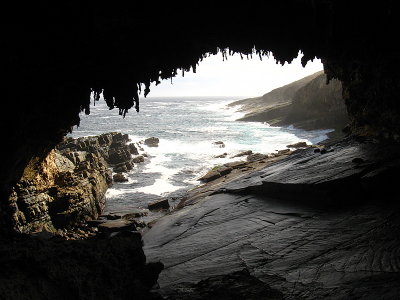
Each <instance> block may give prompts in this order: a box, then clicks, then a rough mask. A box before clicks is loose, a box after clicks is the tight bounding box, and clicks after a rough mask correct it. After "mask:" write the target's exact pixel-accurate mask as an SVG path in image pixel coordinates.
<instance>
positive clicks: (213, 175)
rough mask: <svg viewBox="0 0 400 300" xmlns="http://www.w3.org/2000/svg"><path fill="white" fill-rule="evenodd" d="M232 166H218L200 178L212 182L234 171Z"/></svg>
mask: <svg viewBox="0 0 400 300" xmlns="http://www.w3.org/2000/svg"><path fill="white" fill-rule="evenodd" d="M232 169H233V168H232V167H229V166H227V165H223V166H217V167H215V168H213V169H212V170H210V171H208V172H207V173H206V174H205V175H204V176H202V177H200V178H199V180H200V181H203V182H210V181H213V180H215V179H218V178H220V177H222V176H224V175H226V174H229V173H230V172H231V171H232Z"/></svg>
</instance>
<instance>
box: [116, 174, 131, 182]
mask: <svg viewBox="0 0 400 300" xmlns="http://www.w3.org/2000/svg"><path fill="white" fill-rule="evenodd" d="M113 180H114V181H115V182H127V181H128V178H126V177H125V175H124V174H122V173H117V174H114V176H113Z"/></svg>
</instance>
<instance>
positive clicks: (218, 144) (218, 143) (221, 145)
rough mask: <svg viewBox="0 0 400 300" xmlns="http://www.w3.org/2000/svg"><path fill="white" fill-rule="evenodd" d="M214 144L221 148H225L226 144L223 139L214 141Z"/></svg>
mask: <svg viewBox="0 0 400 300" xmlns="http://www.w3.org/2000/svg"><path fill="white" fill-rule="evenodd" d="M213 145H215V146H217V147H219V148H225V144H224V142H222V141H216V142H213Z"/></svg>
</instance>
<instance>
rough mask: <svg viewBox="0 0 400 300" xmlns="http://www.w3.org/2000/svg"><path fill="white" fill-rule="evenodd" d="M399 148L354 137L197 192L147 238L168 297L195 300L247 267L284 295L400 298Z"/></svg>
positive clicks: (297, 153) (299, 152) (150, 256)
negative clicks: (198, 289)
mask: <svg viewBox="0 0 400 300" xmlns="http://www.w3.org/2000/svg"><path fill="white" fill-rule="evenodd" d="M399 148H400V146H399V145H398V144H393V143H386V142H378V141H367V140H356V139H353V138H349V139H347V140H344V141H342V142H339V143H336V144H331V145H325V146H324V147H321V149H319V148H307V149H302V150H297V151H295V152H293V153H292V154H291V155H288V156H287V157H285V158H283V159H280V160H278V161H276V162H272V163H270V164H269V165H266V166H265V167H263V168H261V169H259V170H256V171H253V172H251V173H244V174H243V175H242V176H239V177H236V178H234V179H232V180H231V181H230V182H228V180H227V181H226V182H225V183H224V184H222V185H221V184H219V185H218V186H217V187H215V186H214V187H213V186H212V185H210V184H209V185H208V189H209V190H211V192H210V193H208V194H207V193H206V192H205V190H204V188H203V189H202V190H201V195H202V196H201V197H196V195H195V194H192V195H191V197H192V198H193V199H186V201H185V204H184V205H182V208H181V209H179V210H177V211H175V212H173V213H171V214H170V215H167V216H164V217H163V218H161V219H160V220H159V221H158V222H157V223H155V224H153V226H152V228H151V229H150V230H149V231H147V232H146V233H145V234H144V237H143V239H144V245H145V247H144V250H145V253H146V257H147V258H148V259H150V260H152V261H155V260H160V261H161V262H163V263H164V266H165V268H164V270H163V271H162V272H161V274H160V277H159V284H160V287H161V290H160V291H161V293H164V294H165V295H167V297H168V295H169V297H170V299H175V298H174V295H175V296H176V295H180V296H179V297H180V298H179V297H177V299H190V295H188V294H190V293H191V290H192V291H193V289H194V288H193V286H196V284H197V286H198V285H200V286H201V285H204V282H208V285H209V286H213V283H212V282H210V278H219V277H218V276H223V275H224V276H228V278H231V277H232V276H231V275H229V274H236V273H235V272H239V271H243V270H244V269H245V270H247V271H248V272H249V274H250V275H251V276H253V277H255V278H256V279H258V280H260V281H262V282H263V283H264V284H265V285H266V286H268V287H270V288H271V289H273V290H277V291H279V292H280V293H282V294H279V295H280V296H279V297H278V298H280V297H283V298H286V299H317V298H319V299H320V298H330V299H345V298H352V299H353V298H362V299H378V298H379V299H394V298H396V297H398V296H399V295H400V252H399V251H400V247H399V246H400V236H399V232H400V205H399V203H398V201H397V199H396V198H395V197H394V196H392V195H393V193H391V192H395V191H396V188H397V186H396V174H398V171H399V168H400V159H399V156H398V153H399ZM322 150H324V151H322ZM215 276H217V277H215ZM229 276H231V277H229ZM207 280H208V281H207ZM188 285H189V286H191V287H192V289H191V290H190V289H186V290H185V289H182V287H185V286H188ZM182 290H185V291H187V293H186V296H187V298H185V297H184V296H182V295H181V292H182ZM171 295H172V296H171Z"/></svg>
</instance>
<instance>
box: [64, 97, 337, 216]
mask: <svg viewBox="0 0 400 300" xmlns="http://www.w3.org/2000/svg"><path fill="white" fill-rule="evenodd" d="M235 100H238V98H237V97H236V98H235V97H224V98H222V97H179V98H173V97H168V98H167V97H165V98H147V99H146V100H145V101H143V102H142V105H141V112H140V113H133V112H132V113H129V114H127V115H126V117H125V118H124V119H123V118H121V116H119V115H118V114H117V112H116V111H113V110H111V111H109V110H108V108H107V107H106V105H105V103H102V102H101V101H100V103H99V104H97V105H96V106H95V107H93V108H92V113H91V114H90V115H89V116H86V115H82V116H81V124H80V126H79V127H77V128H75V129H74V131H73V133H72V136H73V137H80V136H89V135H98V134H101V133H104V132H110V131H119V132H122V133H127V134H128V135H129V137H130V139H131V141H132V142H135V143H136V142H139V141H142V140H144V139H146V138H148V137H157V138H159V139H160V142H159V146H158V147H148V146H146V145H144V144H141V147H142V150H140V154H146V155H147V156H148V158H147V159H146V160H145V162H143V163H137V164H135V166H134V168H133V169H132V170H131V171H130V172H129V173H127V174H126V176H127V178H128V182H125V183H114V185H113V186H112V187H111V188H110V189H109V190H108V192H107V206H106V211H108V212H111V211H129V210H131V209H134V208H147V205H148V203H149V202H151V201H154V200H157V199H160V198H161V197H165V196H174V195H175V196H176V195H182V194H183V193H184V191H185V190H187V189H190V188H193V187H195V186H196V185H198V184H199V183H200V182H199V181H198V178H200V177H201V176H202V175H204V174H205V173H206V172H207V171H208V170H209V169H211V168H212V167H213V166H215V165H221V164H224V163H227V162H230V161H234V160H240V159H245V157H242V158H240V157H239V158H232V156H234V155H235V154H238V153H239V152H242V151H246V150H252V151H253V153H257V152H259V153H274V152H276V151H277V150H281V149H285V148H286V145H289V144H294V143H296V142H300V141H305V142H307V143H309V144H314V143H317V142H320V141H322V140H324V139H326V138H327V136H326V134H327V133H328V132H330V130H317V131H304V130H298V129H296V128H293V127H286V128H280V127H272V126H269V125H268V124H263V123H259V122H241V121H236V120H237V119H238V118H240V117H242V116H243V113H242V112H239V111H238V109H237V107H236V108H232V107H228V106H227V104H228V103H230V102H233V101H235ZM218 141H219V142H223V145H224V147H220V146H218V145H216V144H213V143H214V142H218ZM224 153H226V156H225V157H223V158H217V157H218V156H221V155H222V154H224ZM171 204H172V206H174V203H171ZM175 204H176V203H175Z"/></svg>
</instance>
